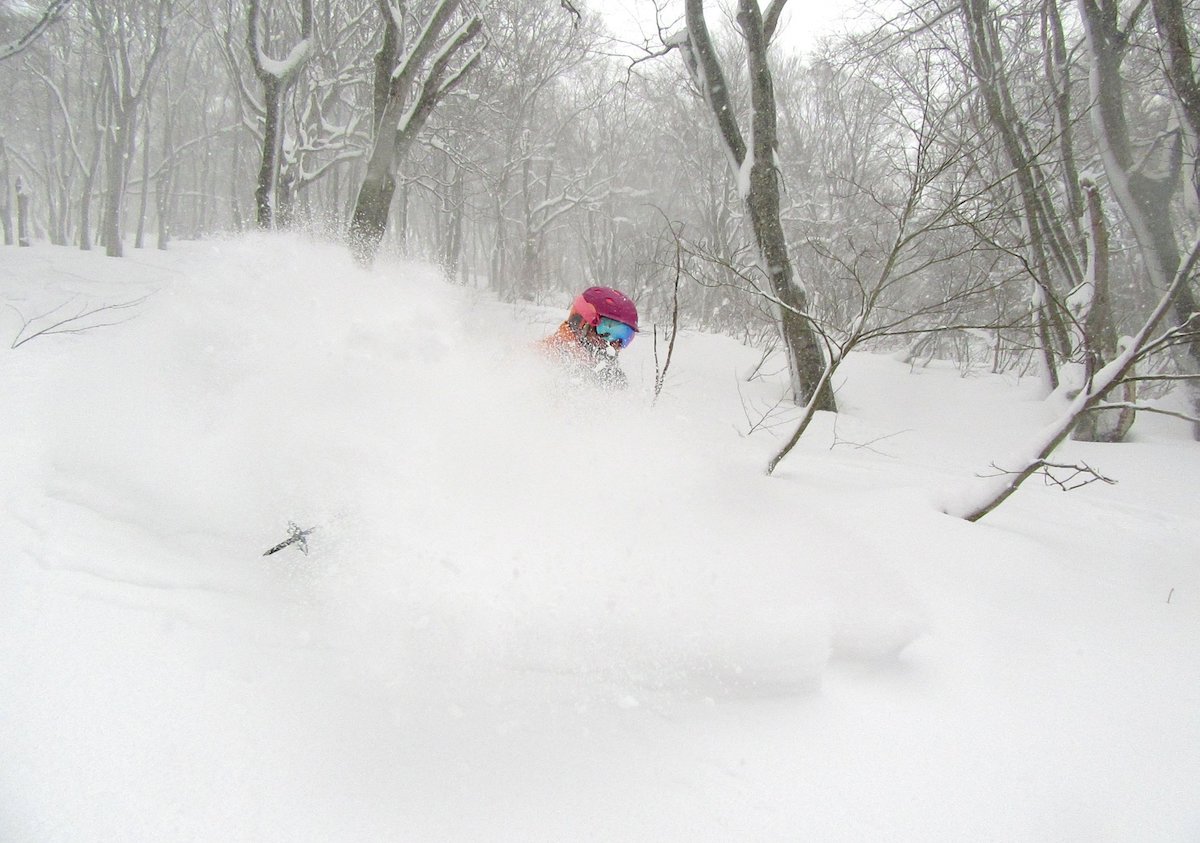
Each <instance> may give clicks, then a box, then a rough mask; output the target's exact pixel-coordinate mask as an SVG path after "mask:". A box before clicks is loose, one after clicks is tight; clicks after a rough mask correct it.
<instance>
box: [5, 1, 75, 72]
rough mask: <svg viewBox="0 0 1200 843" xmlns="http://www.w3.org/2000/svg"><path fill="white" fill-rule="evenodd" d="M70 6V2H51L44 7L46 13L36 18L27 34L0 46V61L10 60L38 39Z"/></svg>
mask: <svg viewBox="0 0 1200 843" xmlns="http://www.w3.org/2000/svg"><path fill="white" fill-rule="evenodd" d="M70 4H71V0H51V2H50V5H49V6H47V7H46V11H45V12H43V13H42V16H41V17H40V18H38V20H37V22H36V23H35V24H34V25H33V26H32V27H31V28H30V29H29V31H28V32H26V33H25V34H24V35H22V36H21V37H20V38H18V39H17V40H16V41H12V42H10V43H8V44H0V61H3V60H4V59H7V58H12V57H13V56H15V55H17V54H18V53H20V52H22V51H23V50H25V49H26V48H27V47H28V46H29V45H30V44H32V43H33V42H34V41H36V40H37V39H38V38H40V37H41V35H42V33H43V32H45V31H46V30H47V29H49V28H50V25H51V24H53V23H54V22H55V21H57V20H58V19H59V18H60V17H62V15H63V12H65V11H66V10H67V6H69V5H70Z"/></svg>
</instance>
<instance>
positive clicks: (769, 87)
mask: <svg viewBox="0 0 1200 843" xmlns="http://www.w3.org/2000/svg"><path fill="white" fill-rule="evenodd" d="M784 2H786V0H772V2H771V3H770V4H769V5H768V7H767V10H766V12H765V13H764V12H763V11H762V10H761V9H760V8H759V5H758V2H757V0H739V2H738V5H737V22H738V26H739V27H740V29H741V35H742V39H743V41H744V42H745V47H746V63H747V71H748V75H749V80H750V118H749V119H750V132H749V138H750V140H749V142H747V140H746V136H745V135H744V134H743V130H742V127H741V125H740V124H739V122H738V117H737V113H736V110H735V107H734V103H733V99H732V97H731V95H730V91H729V87H728V84H727V82H726V79H725V72H724V70H723V68H722V66H721V62H720V60H719V58H718V55H717V50H716V47H715V45H714V44H713V40H712V38H711V36H710V35H709V31H708V24H707V22H706V21H705V16H704V3H703V0H687V2H686V4H685V20H686V24H687V25H686V29H685V30H684V31H683V32H681V33H679V34H678V35H676V36H674V37H673V38H672V39H671V43H672V45H673V46H677V47H678V48H679V49H680V51H681V53H682V54H683V58H684V64H685V65H686V67H687V69H688V72H689V74H690V75H691V78H692V81H693V82H694V83H695V85H696V87H697V89H698V90H699V91H700V94H701V96H702V97H703V98H704V101H705V103H707V105H708V107H709V109H710V111H711V112H712V116H713V117H714V118H715V119H716V123H717V130H718V132H719V133H720V136H721V140H722V143H723V144H724V147H725V150H726V152H727V153H728V156H729V165H730V168H731V169H732V171H733V173H734V175H735V176H736V178H737V183H738V192H739V194H740V195H741V197H742V200H743V202H744V203H745V206H746V211H747V215H748V216H749V219H750V224H751V228H752V229H753V232H754V239H755V242H756V244H757V246H758V252H759V267H760V270H761V272H762V274H763V276H764V277H765V278H767V280H768V286H769V289H770V291H771V292H770V295H771V296H772V298H773V300H774V303H775V305H776V306H777V307H778V312H779V317H778V318H779V324H780V329H781V332H782V334H783V337H784V341H785V343H786V345H787V349H788V360H789V364H790V366H791V374H792V387H793V392H794V393H795V396H796V399H797V401H798V402H799V403H803V404H808V403H810V402H812V401H813V399H814V398H815V404H814V406H815V407H816V409H819V410H829V411H833V410H836V408H837V407H836V403H835V401H834V397H833V390H832V389H831V388H830V386H829V383H828V379H827V378H825V377H823V373H824V372H825V371H826V357H825V353H824V350H823V348H822V346H821V342H820V338H819V337H818V334H817V331H816V330H815V328H814V326H813V324H812V321H811V318H810V316H809V312H808V307H809V304H808V291H807V289H806V288H805V286H804V284H803V283H802V282H801V281H800V280H799V279H797V278H796V277H795V272H794V269H793V266H792V261H791V258H790V257H789V255H788V244H787V239H786V237H785V234H784V229H783V222H782V217H781V210H780V181H781V179H780V174H779V170H778V167H777V164H776V160H775V149H776V126H777V116H776V102H775V90H774V81H773V78H772V74H771V68H770V64H769V62H768V56H767V53H768V47H769V46H770V43H771V39H772V38H773V36H774V34H775V27H776V25H777V24H778V22H779V15H780V12H781V11H782V10H783V5H784Z"/></svg>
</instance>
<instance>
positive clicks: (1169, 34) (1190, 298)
mask: <svg viewBox="0 0 1200 843" xmlns="http://www.w3.org/2000/svg"><path fill="white" fill-rule="evenodd" d="M1145 7H1146V3H1144V2H1140V3H1138V4H1137V5H1136V6H1135V7H1134V8H1133V10H1132V11H1131V12H1130V14H1129V16H1128V18H1125V19H1122V16H1121V9H1120V3H1119V2H1118V0H1079V10H1080V14H1081V15H1082V17H1083V22H1084V32H1085V35H1086V39H1085V41H1086V45H1087V50H1088V52H1089V54H1090V56H1091V76H1090V79H1091V94H1092V100H1093V104H1092V111H1091V115H1092V124H1093V126H1094V130H1095V134H1096V139H1097V143H1098V144H1099V147H1100V157H1101V160H1102V162H1103V164H1104V171H1105V173H1106V174H1107V176H1108V181H1109V184H1110V186H1111V187H1112V191H1113V194H1114V195H1115V196H1116V199H1117V202H1118V204H1119V205H1120V206H1121V210H1122V211H1123V212H1124V214H1125V217H1126V219H1127V220H1128V222H1129V225H1130V227H1131V228H1132V229H1133V233H1134V237H1135V238H1136V240H1137V243H1138V246H1139V247H1140V249H1141V253H1142V258H1143V261H1144V264H1145V267H1146V271H1147V273H1148V275H1149V276H1150V280H1151V283H1152V285H1153V286H1155V287H1156V288H1158V289H1165V288H1168V287H1169V288H1170V289H1172V290H1173V291H1174V292H1173V298H1172V299H1171V300H1170V302H1168V304H1169V305H1170V306H1171V308H1172V310H1173V313H1174V318H1175V320H1176V323H1177V324H1178V325H1181V326H1187V325H1189V324H1190V325H1191V327H1190V329H1189V331H1187V332H1186V333H1185V334H1184V335H1182V336H1178V337H1177V338H1176V344H1177V345H1178V347H1180V348H1181V349H1182V350H1183V352H1184V354H1185V355H1186V357H1187V359H1188V361H1189V364H1190V368H1191V370H1192V371H1200V331H1197V330H1196V326H1195V319H1196V314H1197V310H1198V308H1197V302H1196V297H1195V295H1194V293H1193V291H1192V285H1191V283H1190V278H1184V279H1183V280H1182V281H1179V279H1178V277H1177V270H1179V267H1180V251H1181V250H1180V247H1179V241H1178V239H1177V237H1176V232H1175V227H1174V223H1173V221H1172V211H1171V202H1172V198H1173V196H1174V195H1175V193H1176V191H1177V190H1178V189H1179V187H1180V184H1181V181H1182V173H1183V167H1182V157H1183V136H1184V133H1183V132H1182V131H1181V130H1176V131H1175V132H1173V133H1171V135H1170V136H1169V137H1168V138H1166V139H1164V140H1165V143H1155V144H1152V145H1151V146H1150V147H1148V148H1146V149H1144V150H1141V151H1140V152H1139V150H1137V149H1136V148H1135V144H1134V142H1133V139H1132V136H1131V132H1130V126H1129V122H1128V119H1127V117H1126V109H1125V88H1126V86H1125V83H1124V80H1123V79H1122V75H1121V66H1122V63H1123V62H1124V59H1125V57H1126V55H1127V52H1128V49H1129V45H1130V36H1131V33H1132V29H1133V27H1134V26H1135V25H1136V22H1137V19H1138V17H1139V16H1140V15H1141V13H1142V11H1143V10H1144V9H1145ZM1154 9H1155V14H1156V16H1157V19H1158V24H1159V28H1160V32H1161V33H1163V37H1164V38H1165V40H1166V47H1167V49H1166V58H1167V76H1168V79H1169V80H1170V83H1171V84H1170V88H1171V90H1172V91H1173V92H1174V93H1175V95H1176V97H1177V98H1178V99H1179V102H1180V104H1181V106H1182V110H1183V112H1184V114H1185V115H1187V121H1188V123H1189V124H1190V125H1192V126H1193V128H1196V127H1200V99H1198V98H1197V95H1196V90H1197V87H1196V80H1195V77H1194V75H1193V73H1192V69H1191V63H1190V56H1191V55H1193V54H1194V53H1195V45H1192V44H1191V42H1190V41H1189V39H1188V36H1187V30H1186V28H1185V27H1184V26H1183V18H1182V10H1181V7H1180V6H1179V3H1178V2H1176V0H1159V2H1156V3H1155V5H1154ZM1193 120H1194V121H1195V122H1194V123H1193V122H1192V121H1193ZM1172 279H1175V280H1176V283H1172ZM1190 383H1191V385H1190V387H1189V388H1190V390H1191V398H1192V407H1193V410H1194V413H1193V415H1195V416H1200V387H1198V386H1197V385H1196V383H1195V382H1190ZM1193 435H1194V436H1195V438H1196V439H1198V440H1200V422H1198V423H1197V424H1196V425H1194V427H1193Z"/></svg>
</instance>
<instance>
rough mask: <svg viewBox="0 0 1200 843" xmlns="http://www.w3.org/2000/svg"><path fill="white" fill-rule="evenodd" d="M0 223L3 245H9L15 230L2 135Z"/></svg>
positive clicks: (0, 155) (5, 149)
mask: <svg viewBox="0 0 1200 843" xmlns="http://www.w3.org/2000/svg"><path fill="white" fill-rule="evenodd" d="M0 225H3V227H4V245H5V246H11V245H12V244H13V243H14V242H15V234H16V232H15V231H14V230H13V216H12V187H11V186H10V185H9V183H8V149H7V148H6V147H5V146H4V138H2V137H0Z"/></svg>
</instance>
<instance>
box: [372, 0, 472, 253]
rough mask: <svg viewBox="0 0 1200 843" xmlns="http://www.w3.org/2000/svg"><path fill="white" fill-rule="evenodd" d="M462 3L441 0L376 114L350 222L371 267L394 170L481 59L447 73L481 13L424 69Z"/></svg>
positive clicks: (391, 79)
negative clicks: (413, 92) (372, 140)
mask: <svg viewBox="0 0 1200 843" xmlns="http://www.w3.org/2000/svg"><path fill="white" fill-rule="evenodd" d="M459 2H460V0H441V2H440V3H439V4H438V5H437V6H436V7H435V8H434V10H433V12H432V13H431V15H430V18H429V21H428V22H427V24H426V25H425V27H424V28H423V29H422V31H421V36H420V38H419V39H418V41H417V42H416V43H415V44H414V45H413V46H412V49H411V50H410V51H409V52H408V53H407V55H406V56H405V59H404V61H403V63H402V64H400V65H399V66H398V67H396V68H395V70H394V71H393V72H392V73H391V74H389V75H388V77H387V79H388V89H387V96H386V98H382V101H383V103H384V105H383V107H382V109H381V111H380V112H379V113H378V120H377V124H376V127H375V144H374V147H373V148H372V150H371V155H370V157H369V158H368V159H367V170H366V174H365V176H364V177H363V183H362V186H361V188H360V189H359V192H358V198H357V200H356V201H355V203H354V215H353V216H352V217H351V219H350V231H349V240H350V243H349V245H350V252H351V254H352V255H353V256H354V259H355V261H357V262H358V263H359V264H360V265H362V266H369V265H370V264H371V263H372V262H373V261H374V259H375V254H376V251H377V250H378V249H379V244H380V242H381V241H382V240H383V233H384V231H385V230H386V228H387V218H388V212H389V209H390V207H391V200H392V196H393V195H394V194H395V191H396V177H395V174H394V172H395V167H396V164H397V162H399V161H400V160H401V159H402V158H403V157H404V155H405V154H406V153H407V152H408V149H409V147H411V146H412V144H413V142H414V141H415V140H416V137H417V134H418V133H419V132H420V131H421V129H422V127H423V126H424V125H425V121H426V120H428V119H429V115H430V114H431V113H432V112H433V109H434V108H435V107H436V106H437V104H438V103H439V102H441V101H442V99H443V98H444V97H445V96H446V95H447V94H448V93H449V92H450V91H451V90H453V89H454V88H455V87H456V86H457V85H458V83H459V82H461V81H462V79H463V78H464V77H465V76H466V74H467V73H469V72H470V70H471V68H473V67H474V66H475V64H476V63H477V62H478V60H479V52H478V51H477V52H475V53H474V54H473V55H472V56H470V57H469V58H468V59H467V60H466V61H465V62H464V63H463V65H462V66H461V67H460V68H459V69H458V70H457V71H453V72H452V71H450V69H449V65H450V61H451V60H452V59H453V58H454V56H455V55H456V54H457V53H459V52H460V51H461V50H462V49H463V48H464V47H466V45H467V44H468V43H469V42H470V41H471V40H472V39H473V38H475V36H476V35H478V34H479V32H480V30H481V29H482V26H483V24H482V20H481V19H480V17H479V16H478V15H473V16H472V17H471V18H470V19H468V20H467V22H466V23H464V24H463V25H462V26H461V27H459V28H458V30H457V31H456V32H455V33H454V34H453V35H451V36H450V38H449V39H448V40H447V41H446V42H445V43H444V44H442V45H441V46H440V47H439V48H438V49H437V54H436V56H435V57H434V58H433V59H432V60H431V62H430V64H429V66H428V67H423V66H422V65H423V63H424V62H425V61H426V59H428V58H429V57H430V56H431V54H433V53H434V48H435V47H436V46H437V42H438V39H439V38H440V37H441V33H442V30H443V29H444V28H445V26H446V24H447V23H448V22H449V20H450V17H451V16H452V15H453V14H454V12H455V11H456V10H457V8H458V6H459ZM385 21H386V22H387V25H388V26H394V25H395V22H394V20H393V19H392V18H391V16H390V15H385ZM386 43H387V40H386V39H385V44H386ZM481 49H482V48H481ZM384 58H386V57H382V58H381V59H378V60H377V68H379V67H386V65H387V62H386V61H384V60H383V59H384ZM377 78H382V77H377ZM418 83H419V84H418ZM414 85H417V86H418V90H417V93H416V99H415V100H414V101H413V102H412V104H411V106H408V105H407V103H406V97H407V95H408V92H409V89H410V87H412V86H414ZM376 94H377V100H376V102H377V105H378V102H379V101H380V99H381V98H379V97H378V94H379V92H378V91H376Z"/></svg>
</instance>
